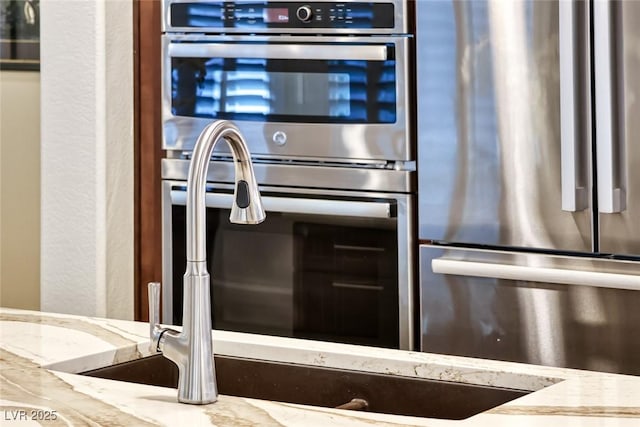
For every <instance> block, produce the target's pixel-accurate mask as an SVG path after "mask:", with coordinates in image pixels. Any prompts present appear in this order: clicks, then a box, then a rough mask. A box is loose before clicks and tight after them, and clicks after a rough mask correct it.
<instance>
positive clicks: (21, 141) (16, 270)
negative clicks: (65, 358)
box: [0, 71, 40, 310]
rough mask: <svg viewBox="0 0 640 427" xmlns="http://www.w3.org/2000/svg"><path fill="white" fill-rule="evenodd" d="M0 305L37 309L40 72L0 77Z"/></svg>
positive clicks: (2, 73) (18, 73)
mask: <svg viewBox="0 0 640 427" xmlns="http://www.w3.org/2000/svg"><path fill="white" fill-rule="evenodd" d="M0 306H3V307H15V308H25V309H30V310H37V309H39V308H40V73H37V72H33V71H1V72H0Z"/></svg>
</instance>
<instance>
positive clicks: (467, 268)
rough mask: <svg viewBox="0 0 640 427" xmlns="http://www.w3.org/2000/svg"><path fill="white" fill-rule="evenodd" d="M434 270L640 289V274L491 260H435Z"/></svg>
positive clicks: (565, 283) (480, 275)
mask: <svg viewBox="0 0 640 427" xmlns="http://www.w3.org/2000/svg"><path fill="white" fill-rule="evenodd" d="M431 270H432V271H433V272H434V273H438V274H455V275H456V276H471V277H492V278H496V279H506V280H518V281H526V282H541V283H559V284H563V285H576V286H594V287H602V288H615V289H631V290H636V291H640V277H638V275H637V274H619V273H603V272H601V271H579V270H566V269H560V268H550V267H537V266H527V265H521V264H517V265H511V264H494V263H488V262H473V261H460V260H450V259H434V260H432V261H431Z"/></svg>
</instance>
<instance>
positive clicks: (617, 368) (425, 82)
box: [416, 0, 640, 374]
mask: <svg viewBox="0 0 640 427" xmlns="http://www.w3.org/2000/svg"><path fill="white" fill-rule="evenodd" d="M416 62H417V76H416V79H417V88H418V96H417V103H418V109H417V111H418V115H417V119H418V157H419V162H418V179H419V187H418V189H419V237H420V242H421V246H420V303H421V305H420V311H421V317H420V322H421V325H420V332H421V350H422V351H427V352H435V353H447V354H457V355H466V356H475V357H484V358H491V359H499V360H512V361H519V362H526V363H535V364H542V365H551V366H566V367H573V368H584V369H592V370H599V371H607V372H625V373H631V374H640V2H637V1H608V0H594V1H574V0H560V1H552V0H545V1H537V0H531V1H519V0H509V1H502V0H478V1H457V0H433V1H430V0H418V1H417V2H416Z"/></svg>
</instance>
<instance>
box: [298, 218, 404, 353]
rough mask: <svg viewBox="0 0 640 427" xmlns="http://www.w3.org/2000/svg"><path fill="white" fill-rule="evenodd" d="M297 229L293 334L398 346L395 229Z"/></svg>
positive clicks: (303, 226)
mask: <svg viewBox="0 0 640 427" xmlns="http://www.w3.org/2000/svg"><path fill="white" fill-rule="evenodd" d="M294 228H295V236H296V239H295V256H296V263H295V264H296V266H297V268H296V277H295V285H294V294H293V297H294V302H295V304H294V329H293V334H294V336H296V337H299V338H312V339H331V340H333V341H343V342H349V343H356V344H365V345H367V344H370V345H378V346H384V347H392V348H397V347H398V327H397V318H398V291H397V289H398V281H397V277H398V272H397V262H396V259H397V251H398V249H397V238H396V233H395V230H384V229H378V228H376V229H374V228H357V227H343V226H335V225H327V224H323V225H318V224H305V223H298V224H296V225H295V227H294Z"/></svg>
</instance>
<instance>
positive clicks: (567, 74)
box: [559, 0, 588, 212]
mask: <svg viewBox="0 0 640 427" xmlns="http://www.w3.org/2000/svg"><path fill="white" fill-rule="evenodd" d="M559 8H560V10H559V14H560V16H559V18H560V20H559V23H560V24H559V25H560V27H559V39H560V46H559V47H560V175H561V191H562V210H564V211H568V212H578V211H582V210H585V209H587V207H588V201H587V189H586V186H585V185H584V184H582V185H581V183H583V182H584V180H582V176H581V175H582V174H583V172H582V170H584V169H581V168H580V159H581V157H582V156H581V144H580V141H579V137H580V132H579V131H578V128H577V126H579V123H578V122H579V119H578V112H577V111H576V109H577V108H578V107H579V105H580V103H579V102H578V97H577V93H576V92H577V91H578V90H579V88H578V86H577V85H578V81H577V80H578V79H577V78H576V72H577V70H579V69H580V67H579V66H578V65H577V64H578V61H579V56H578V52H577V46H576V44H577V43H576V38H577V23H576V19H577V16H576V2H575V1H573V0H570V1H561V2H560V4H559Z"/></svg>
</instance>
